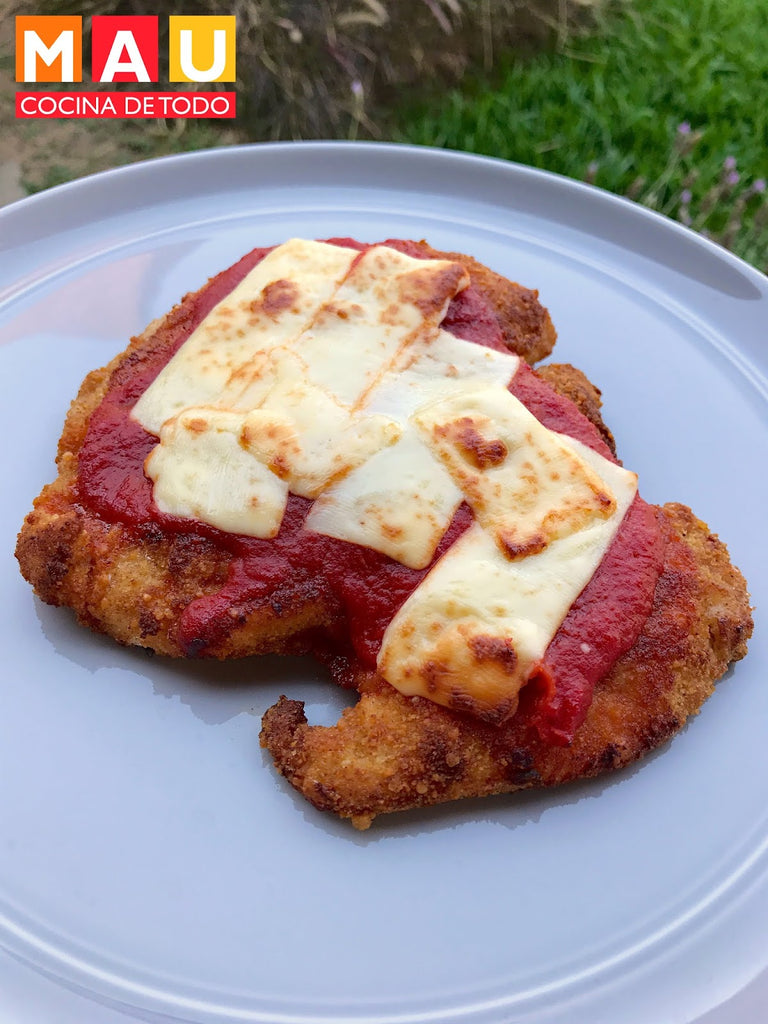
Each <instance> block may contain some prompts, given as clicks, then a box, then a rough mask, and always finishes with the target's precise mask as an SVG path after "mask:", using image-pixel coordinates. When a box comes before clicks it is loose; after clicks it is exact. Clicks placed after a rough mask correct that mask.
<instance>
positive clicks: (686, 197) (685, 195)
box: [680, 188, 693, 206]
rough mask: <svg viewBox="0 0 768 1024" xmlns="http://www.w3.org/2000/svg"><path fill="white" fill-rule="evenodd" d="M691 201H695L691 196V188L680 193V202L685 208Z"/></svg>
mask: <svg viewBox="0 0 768 1024" xmlns="http://www.w3.org/2000/svg"><path fill="white" fill-rule="evenodd" d="M691 199H693V196H692V195H691V190H690V189H689V188H684V189H683V191H682V192H681V193H680V202H681V203H682V204H683V206H688V204H689V203H690V201H691Z"/></svg>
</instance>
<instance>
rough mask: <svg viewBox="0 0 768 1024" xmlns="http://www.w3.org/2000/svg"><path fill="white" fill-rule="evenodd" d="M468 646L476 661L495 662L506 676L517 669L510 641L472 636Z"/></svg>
mask: <svg viewBox="0 0 768 1024" xmlns="http://www.w3.org/2000/svg"><path fill="white" fill-rule="evenodd" d="M469 646H470V648H471V650H472V653H473V654H474V656H475V657H476V658H477V660H478V661H495V662H497V663H498V664H499V665H501V667H502V668H503V670H504V671H505V672H506V673H507V674H508V675H513V674H514V672H515V669H516V668H517V653H516V651H515V646H514V644H513V643H512V641H511V640H510V639H508V638H503V637H498V636H473V637H470V639H469Z"/></svg>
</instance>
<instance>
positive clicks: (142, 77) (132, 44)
mask: <svg viewBox="0 0 768 1024" xmlns="http://www.w3.org/2000/svg"><path fill="white" fill-rule="evenodd" d="M123 51H125V54H126V56H127V57H128V60H121V59H120V58H121V57H122V56H123ZM118 71H130V72H133V74H134V75H136V81H137V82H148V81H149V80H150V78H149V72H148V71H147V66H146V64H145V63H144V60H143V58H142V56H141V51H140V50H139V44H138V43H137V42H136V40H135V39H134V36H133V32H130V31H128V29H119V30H118V31H117V32H115V38H114V40H113V41H112V48H111V49H110V51H109V56H108V57H107V60H106V63H105V65H104V70H103V71H102V73H101V78H100V79H99V81H100V82H112V81H114V78H115V75H116V74H117V72H118Z"/></svg>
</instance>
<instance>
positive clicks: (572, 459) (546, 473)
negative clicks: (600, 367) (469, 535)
mask: <svg viewBox="0 0 768 1024" xmlns="http://www.w3.org/2000/svg"><path fill="white" fill-rule="evenodd" d="M413 420H414V423H415V424H416V425H417V427H418V428H419V430H420V431H421V435H422V437H423V438H424V440H425V442H426V444H427V445H428V446H429V447H430V449H431V450H432V451H433V452H434V453H435V455H436V456H437V457H438V458H439V459H440V460H441V462H442V463H443V465H444V466H445V468H446V469H447V470H448V472H449V473H450V475H451V476H452V477H453V479H454V481H455V482H456V484H457V486H458V487H459V488H460V489H461V491H462V493H463V494H464V496H465V497H466V499H467V501H468V502H469V504H470V505H471V507H472V510H473V511H474V513H475V515H476V516H477V519H478V521H479V522H480V523H481V524H482V525H483V527H484V528H485V529H486V530H487V531H488V532H489V533H490V534H491V535H492V536H493V538H494V539H495V541H496V543H497V544H498V545H499V548H500V549H501V550H502V552H504V553H505V554H506V555H507V557H509V558H521V557H524V556H526V555H530V554H533V553H535V552H537V551H543V550H544V549H545V548H546V547H547V545H548V544H550V543H551V542H552V541H554V540H556V539H558V538H559V537H564V536H567V535H568V534H569V533H572V532H573V531H574V530H579V529H582V528H583V527H584V526H586V525H589V523H590V522H592V521H593V520H594V519H606V518H608V517H609V516H610V515H611V514H612V513H613V512H614V511H615V509H616V501H615V498H614V496H613V494H612V493H611V491H610V488H609V487H608V486H607V485H606V484H605V482H604V480H603V479H601V477H600V476H599V475H598V474H597V473H596V472H595V471H594V470H593V469H592V468H591V467H590V466H589V464H588V463H587V462H585V461H584V459H582V458H581V457H580V456H579V455H577V454H576V453H575V452H574V450H573V449H572V447H570V446H569V445H568V444H567V443H566V442H565V441H564V440H563V439H562V438H561V437H560V436H559V435H558V434H556V433H554V432H553V431H551V430H548V429H547V428H546V427H544V426H543V425H542V424H541V423H539V421H538V420H537V419H536V417H535V416H533V415H532V413H530V412H529V411H528V410H527V409H526V407H525V406H524V405H523V404H522V402H520V401H519V400H518V399H517V398H515V397H514V395H512V394H511V393H510V392H509V391H508V390H507V389H506V388H503V387H499V386H493V385H492V386H489V387H484V388H478V387H477V386H476V385H475V384H474V383H473V382H469V383H468V384H467V387H466V388H464V389H461V390H458V391H456V392H454V393H452V394H450V395H448V396H447V397H445V398H440V399H436V400H435V401H433V402H431V403H430V404H428V405H427V406H424V407H422V408H421V409H419V410H418V411H417V412H416V414H415V415H414V417H413Z"/></svg>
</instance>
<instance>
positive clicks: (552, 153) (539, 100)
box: [381, 0, 768, 270]
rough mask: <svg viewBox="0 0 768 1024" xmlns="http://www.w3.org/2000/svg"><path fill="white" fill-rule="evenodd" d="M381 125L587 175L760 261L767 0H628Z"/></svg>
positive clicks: (765, 235) (387, 130) (763, 252)
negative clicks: (582, 32) (552, 46)
mask: <svg viewBox="0 0 768 1024" xmlns="http://www.w3.org/2000/svg"><path fill="white" fill-rule="evenodd" d="M381 125H382V131H383V133H384V134H386V135H389V136H391V137H394V138H397V139H398V140H401V141H409V142H414V143H421V144H425V145H437V146H446V147H449V148H452V149H461V150H470V151H473V152H477V153H485V154H489V155H493V156H498V157H504V158H506V159H510V160H516V161H519V162H521V163H526V164H531V165H533V166H536V167H542V168H546V169H548V170H552V171H557V172H559V173H561V174H566V175H569V176H571V177H574V178H582V179H586V180H589V181H593V182H594V183H595V184H597V185H599V186H601V187H602V188H606V189H609V190H610V191H613V192H619V193H622V194H628V195H630V196H631V197H632V198H636V199H638V200H639V201H641V202H644V203H646V204H647V205H649V206H652V207H655V208H658V209H660V210H662V211H663V212H665V213H667V214H670V215H671V216H677V217H679V219H681V220H683V221H684V222H686V223H688V222H691V223H692V225H693V226H694V227H696V228H698V229H699V230H703V231H705V232H707V233H708V234H710V235H712V236H713V237H714V238H716V239H717V240H718V241H721V242H723V243H724V244H726V245H728V246H729V247H730V248H732V249H734V251H736V252H738V253H739V255H741V256H743V257H744V258H745V259H748V260H750V261H751V262H753V263H755V264H756V265H757V266H759V267H760V268H761V269H763V270H765V269H766V267H768V224H767V222H768V207H766V203H765V196H764V195H763V193H762V188H763V182H764V179H765V178H766V177H768V3H766V2H765V0H637V2H635V3H630V2H625V3H623V4H622V5H621V6H620V9H619V10H616V9H614V10H613V12H611V13H608V14H606V15H605V16H604V19H603V21H602V24H601V25H600V27H599V29H598V30H597V31H594V32H592V33H591V34H590V35H588V36H585V37H582V38H577V39H572V40H570V41H569V43H568V44H567V45H566V46H564V47H562V48H561V49H560V50H559V51H558V52H554V53H544V54H539V55H537V56H534V57H531V58H527V59H526V58H523V57H520V56H508V57H506V58H505V59H503V60H501V61H500V62H499V63H498V64H497V66H496V68H495V70H494V73H493V75H492V76H484V77H475V78H472V79H468V80H465V81H464V82H463V83H462V85H461V87H460V88H456V89H453V90H452V91H450V92H448V93H447V94H446V93H445V92H443V93H442V94H441V95H440V96H433V97H430V98H427V99H424V100H421V101H418V102H416V103H413V104H412V105H405V104H401V106H400V109H399V110H398V111H396V112H395V113H394V114H392V113H390V114H389V115H388V116H386V117H384V118H383V119H382V121H381ZM680 125H686V126H687V125H690V126H691V129H692V130H691V131H690V133H688V134H681V133H680V132H678V126H680ZM683 131H685V129H683ZM734 161H735V166H734ZM737 176H738V181H737V180H736V178H737ZM689 193H690V195H689Z"/></svg>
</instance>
